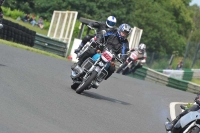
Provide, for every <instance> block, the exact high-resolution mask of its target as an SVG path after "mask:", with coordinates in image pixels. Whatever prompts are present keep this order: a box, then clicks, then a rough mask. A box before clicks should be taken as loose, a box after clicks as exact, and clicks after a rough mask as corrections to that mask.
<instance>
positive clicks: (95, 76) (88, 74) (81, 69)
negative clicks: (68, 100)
mask: <svg viewBox="0 0 200 133" xmlns="http://www.w3.org/2000/svg"><path fill="white" fill-rule="evenodd" d="M104 42H105V38H104ZM87 47H88V48H89V47H90V48H93V49H95V50H96V49H102V51H103V52H102V53H96V54H95V55H94V56H93V57H95V58H96V59H94V58H91V57H89V58H87V59H86V60H85V61H84V62H83V63H82V64H81V66H78V65H76V66H75V67H74V69H73V70H72V73H71V78H72V80H73V84H72V85H71V88H72V89H74V90H76V93H78V94H81V93H82V92H83V91H84V90H89V89H91V88H95V89H97V88H98V87H99V84H100V83H101V82H102V81H103V80H104V79H105V78H106V76H107V75H108V71H107V68H108V67H109V66H110V65H112V63H111V62H112V60H113V59H114V58H115V57H116V56H115V54H114V52H113V51H112V50H109V49H107V48H106V45H105V44H102V43H99V42H97V41H95V40H93V43H89V44H88V45H87V46H86V47H85V48H86V49H87ZM82 50H83V51H86V50H85V49H82Z"/></svg>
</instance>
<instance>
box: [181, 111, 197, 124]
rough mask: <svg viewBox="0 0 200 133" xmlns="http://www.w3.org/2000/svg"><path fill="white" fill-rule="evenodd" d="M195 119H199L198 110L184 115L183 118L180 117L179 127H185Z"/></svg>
mask: <svg viewBox="0 0 200 133" xmlns="http://www.w3.org/2000/svg"><path fill="white" fill-rule="evenodd" d="M196 119H198V120H199V119H200V110H197V111H191V112H189V113H187V114H186V115H184V116H183V117H181V119H180V124H181V127H182V128H183V127H185V126H186V125H187V124H189V123H190V122H192V121H195V120H196Z"/></svg>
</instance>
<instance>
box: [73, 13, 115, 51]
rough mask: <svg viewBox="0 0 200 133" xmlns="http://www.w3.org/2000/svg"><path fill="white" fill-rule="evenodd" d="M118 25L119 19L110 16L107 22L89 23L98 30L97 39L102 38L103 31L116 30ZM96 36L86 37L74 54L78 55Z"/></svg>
mask: <svg viewBox="0 0 200 133" xmlns="http://www.w3.org/2000/svg"><path fill="white" fill-rule="evenodd" d="M116 23H117V19H116V18H115V17H114V16H109V17H108V18H107V20H106V22H91V23H89V25H90V26H91V27H94V28H97V38H100V37H99V36H101V31H102V30H107V31H108V30H116V28H115V27H114V26H115V24H116ZM94 36H95V35H86V36H85V37H84V38H83V39H82V42H81V44H80V45H79V47H78V48H77V49H76V50H75V51H74V53H76V54H77V53H78V52H79V51H80V50H81V49H82V48H83V46H84V45H85V44H86V43H87V42H88V41H90V39H92V38H93V37H94Z"/></svg>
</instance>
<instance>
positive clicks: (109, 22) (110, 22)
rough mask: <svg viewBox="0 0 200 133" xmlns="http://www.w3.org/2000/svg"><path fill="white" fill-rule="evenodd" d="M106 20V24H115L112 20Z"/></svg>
mask: <svg viewBox="0 0 200 133" xmlns="http://www.w3.org/2000/svg"><path fill="white" fill-rule="evenodd" d="M106 22H107V24H108V25H109V26H114V25H115V22H112V21H109V20H107V21H106Z"/></svg>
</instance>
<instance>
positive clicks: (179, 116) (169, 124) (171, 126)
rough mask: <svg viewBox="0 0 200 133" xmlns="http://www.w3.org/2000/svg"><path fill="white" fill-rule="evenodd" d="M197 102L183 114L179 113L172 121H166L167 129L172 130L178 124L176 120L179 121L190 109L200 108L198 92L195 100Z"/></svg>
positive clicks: (199, 94)
mask: <svg viewBox="0 0 200 133" xmlns="http://www.w3.org/2000/svg"><path fill="white" fill-rule="evenodd" d="M194 101H195V102H196V104H194V105H193V106H192V107H190V108H189V109H186V110H184V111H183V112H182V113H181V114H179V115H178V116H177V117H176V118H175V119H174V120H173V121H171V122H166V123H165V128H166V130H167V131H171V130H172V129H173V127H174V125H175V124H176V122H178V121H179V119H180V118H181V117H182V116H184V115H185V114H187V113H189V112H190V111H197V110H199V109H200V93H198V94H197V96H196V98H195V100H194ZM174 128H175V127H174Z"/></svg>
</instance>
